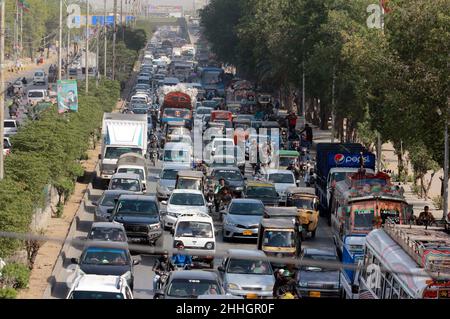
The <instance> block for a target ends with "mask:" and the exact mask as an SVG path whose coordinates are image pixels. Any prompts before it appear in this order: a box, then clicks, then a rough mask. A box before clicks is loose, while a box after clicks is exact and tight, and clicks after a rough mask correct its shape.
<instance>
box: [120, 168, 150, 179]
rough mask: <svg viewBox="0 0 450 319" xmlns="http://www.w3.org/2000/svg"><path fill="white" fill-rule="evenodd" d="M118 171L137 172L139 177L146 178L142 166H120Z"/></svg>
mask: <svg viewBox="0 0 450 319" xmlns="http://www.w3.org/2000/svg"><path fill="white" fill-rule="evenodd" d="M117 173H128V174H137V175H139V177H140V178H141V179H142V180H144V178H145V176H144V170H142V169H140V168H119V170H118V171H117Z"/></svg>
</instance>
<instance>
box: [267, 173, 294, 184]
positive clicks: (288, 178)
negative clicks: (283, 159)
mask: <svg viewBox="0 0 450 319" xmlns="http://www.w3.org/2000/svg"><path fill="white" fill-rule="evenodd" d="M269 180H270V181H271V182H272V183H277V184H294V183H295V181H294V176H293V175H292V174H282V173H275V174H270V175H269Z"/></svg>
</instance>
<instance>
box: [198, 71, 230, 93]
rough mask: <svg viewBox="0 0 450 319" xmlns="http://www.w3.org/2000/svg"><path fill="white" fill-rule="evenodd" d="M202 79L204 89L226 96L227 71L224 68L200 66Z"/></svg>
mask: <svg viewBox="0 0 450 319" xmlns="http://www.w3.org/2000/svg"><path fill="white" fill-rule="evenodd" d="M199 71H200V79H201V83H202V86H203V89H204V90H205V91H206V93H208V92H210V91H211V92H213V93H216V94H217V95H219V96H222V97H225V79H224V76H225V71H224V70H223V69H222V68H216V67H206V68H200V69H199Z"/></svg>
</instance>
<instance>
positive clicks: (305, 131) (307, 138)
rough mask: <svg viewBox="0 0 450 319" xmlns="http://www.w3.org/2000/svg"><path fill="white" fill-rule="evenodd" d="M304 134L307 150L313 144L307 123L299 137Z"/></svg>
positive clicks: (311, 133)
mask: <svg viewBox="0 0 450 319" xmlns="http://www.w3.org/2000/svg"><path fill="white" fill-rule="evenodd" d="M303 133H305V135H306V139H305V141H306V147H307V148H308V149H309V148H311V146H312V143H313V130H312V127H311V126H309V124H308V123H306V124H305V128H304V129H303V130H302V131H301V132H300V135H301V134H303Z"/></svg>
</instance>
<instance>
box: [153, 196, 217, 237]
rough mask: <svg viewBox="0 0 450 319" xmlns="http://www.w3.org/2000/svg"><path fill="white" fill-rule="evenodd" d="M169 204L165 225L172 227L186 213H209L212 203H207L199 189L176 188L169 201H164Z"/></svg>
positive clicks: (165, 215)
mask: <svg viewBox="0 0 450 319" xmlns="http://www.w3.org/2000/svg"><path fill="white" fill-rule="evenodd" d="M161 204H162V205H167V207H166V213H165V214H164V216H163V226H164V228H165V229H171V228H173V227H174V226H175V223H176V221H177V219H178V217H179V216H181V215H182V214H186V213H204V214H208V211H209V206H210V204H207V202H206V200H205V197H204V196H203V193H202V192H201V191H199V190H188V189H175V190H174V191H173V192H172V194H171V195H170V198H169V200H168V201H162V202H161Z"/></svg>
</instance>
